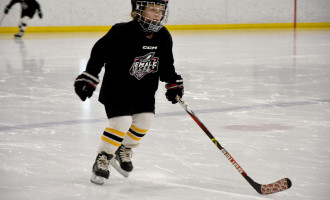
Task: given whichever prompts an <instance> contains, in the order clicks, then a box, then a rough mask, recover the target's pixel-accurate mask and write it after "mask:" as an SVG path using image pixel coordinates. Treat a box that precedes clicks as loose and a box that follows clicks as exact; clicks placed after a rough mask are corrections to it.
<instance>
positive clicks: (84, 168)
mask: <svg viewBox="0 0 330 200" xmlns="http://www.w3.org/2000/svg"><path fill="white" fill-rule="evenodd" d="M102 35H103V33H69V34H68V33H56V34H55V33H47V34H37V33H26V35H25V36H24V38H23V39H22V40H14V39H13V35H12V34H0V60H1V62H0V159H1V164H0V176H1V182H0V199H3V200H17V199H25V200H30V199H31V200H55V199H56V200H58V199H62V200H69V199H70V200H71V199H79V200H81V199H121V200H123V199H136V200H139V199H141V200H148V199H157V200H165V199H166V200H167V199H171V200H172V199H181V200H184V199H189V200H191V199H209V200H211V199H217V200H218V199H225V200H242V199H251V200H252V199H253V200H256V199H262V200H266V199H281V200H328V199H329V198H330V192H329V187H330V172H329V167H330V150H329V145H330V141H329V139H330V136H329V132H330V92H329V91H330V57H329V55H330V30H329V29H324V30H320V29H311V30H307V29H305V30H298V31H297V32H296V34H294V31H293V30H244V31H242V30H233V31H228V30H223V31H193V32H192V31H172V35H173V40H174V56H175V63H176V68H177V71H178V72H179V73H180V74H181V75H182V76H183V78H184V81H185V96H184V98H183V99H184V100H185V101H186V103H187V104H188V105H189V107H190V108H191V109H192V110H193V111H194V112H195V113H196V114H197V116H198V117H199V118H200V120H202V122H203V123H204V124H205V125H206V126H207V128H208V129H209V130H210V131H211V132H212V134H213V135H214V136H215V137H216V138H217V139H218V140H219V142H220V143H221V145H222V146H224V147H225V148H226V149H227V150H228V151H229V153H230V154H231V155H232V156H233V157H234V158H235V160H236V161H237V162H238V163H239V164H240V165H241V166H242V167H243V169H244V170H245V171H246V172H247V173H248V175H249V176H250V177H251V178H253V179H254V180H255V181H256V182H258V183H261V184H266V183H272V182H274V181H276V180H279V179H281V178H284V177H289V178H290V179H291V180H292V182H293V186H292V188H291V189H289V190H287V191H284V192H280V193H277V194H273V195H268V196H262V195H259V194H257V193H256V192H255V191H254V190H253V188H252V187H251V186H250V185H249V184H248V183H247V182H246V181H245V180H244V179H243V177H242V176H241V175H240V174H239V173H237V171H236V170H235V168H234V167H233V166H232V165H231V164H230V162H228V160H227V159H226V158H225V157H224V156H223V155H222V153H221V152H220V151H219V150H218V149H217V148H215V147H214V145H213V144H212V142H210V140H209V138H208V137H207V136H206V135H205V134H204V132H203V131H202V130H201V129H200V128H199V127H198V126H197V125H196V124H195V122H194V121H193V120H192V119H191V118H190V117H189V116H188V115H187V114H186V113H185V111H184V110H183V109H182V108H181V107H180V106H179V105H172V104H171V103H169V102H167V100H166V99H165V97H164V92H165V89H164V84H160V88H159V90H158V93H157V96H156V98H157V105H156V107H157V108H156V109H157V110H156V112H157V114H156V119H155V121H154V123H153V126H152V128H151V130H150V132H149V133H148V135H147V136H146V137H144V139H143V140H142V141H141V145H140V146H139V148H138V149H136V150H135V151H134V153H135V154H134V157H133V162H134V166H135V170H134V172H133V173H131V174H130V177H129V178H127V179H125V178H123V177H122V176H121V175H120V174H118V173H117V172H116V171H115V170H112V173H111V175H110V176H111V177H110V179H109V180H107V181H106V182H105V184H104V185H103V186H99V185H95V184H92V183H90V181H89V178H90V175H91V167H92V164H93V162H94V159H95V156H96V148H97V146H98V142H99V140H100V136H101V134H102V132H103V130H104V128H105V126H107V119H106V116H105V112H104V110H103V106H102V105H101V104H100V103H98V101H97V96H98V92H99V87H98V90H97V91H96V92H95V93H94V96H93V98H92V99H90V100H88V101H86V102H81V101H80V100H79V98H78V97H77V96H76V95H75V94H74V90H73V80H74V79H75V77H76V76H77V75H78V74H79V73H81V72H82V71H83V70H84V67H85V65H86V62H87V60H88V58H89V54H90V50H91V48H92V46H93V44H94V43H95V42H96V41H97V40H98V39H99V38H100V37H101V36H102ZM101 78H102V76H101Z"/></svg>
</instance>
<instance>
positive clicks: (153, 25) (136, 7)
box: [131, 0, 168, 35]
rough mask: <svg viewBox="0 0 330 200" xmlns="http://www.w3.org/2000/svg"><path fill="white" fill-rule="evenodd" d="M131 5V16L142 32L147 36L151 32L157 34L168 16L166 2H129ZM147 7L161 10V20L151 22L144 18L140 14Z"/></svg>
mask: <svg viewBox="0 0 330 200" xmlns="http://www.w3.org/2000/svg"><path fill="white" fill-rule="evenodd" d="M131 4H132V16H133V17H134V19H135V20H137V21H138V22H139V24H140V25H141V27H142V30H143V31H144V32H145V33H146V34H147V35H149V34H151V33H153V32H158V31H159V30H160V29H161V28H162V27H163V26H164V24H165V23H166V21H167V16H168V6H167V5H168V0H131ZM156 6H157V7H156ZM147 7H152V8H156V9H161V14H162V18H161V20H160V21H158V20H152V19H148V18H146V17H144V16H143V15H142V13H143V11H144V9H145V8H147Z"/></svg>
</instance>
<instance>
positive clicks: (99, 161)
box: [90, 152, 113, 185]
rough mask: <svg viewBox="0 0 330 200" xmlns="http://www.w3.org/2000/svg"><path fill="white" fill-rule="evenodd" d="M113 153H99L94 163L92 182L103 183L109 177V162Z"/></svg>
mask: <svg viewBox="0 0 330 200" xmlns="http://www.w3.org/2000/svg"><path fill="white" fill-rule="evenodd" d="M112 158H113V155H111V154H107V153H105V152H101V153H99V154H98V155H97V157H96V159H95V163H94V165H93V173H92V176H91V179H90V180H91V182H92V183H95V184H98V185H102V184H103V183H104V180H105V179H108V178H109V175H110V170H109V164H110V160H111V159H112Z"/></svg>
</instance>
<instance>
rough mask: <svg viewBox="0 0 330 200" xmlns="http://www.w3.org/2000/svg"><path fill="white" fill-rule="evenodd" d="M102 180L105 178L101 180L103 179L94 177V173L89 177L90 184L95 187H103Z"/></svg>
mask: <svg viewBox="0 0 330 200" xmlns="http://www.w3.org/2000/svg"><path fill="white" fill-rule="evenodd" d="M104 179H105V178H103V177H101V176H96V175H95V174H94V173H93V174H92V176H91V179H90V180H91V182H92V183H95V184H97V185H103V183H104Z"/></svg>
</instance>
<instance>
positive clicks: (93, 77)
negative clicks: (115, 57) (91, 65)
mask: <svg viewBox="0 0 330 200" xmlns="http://www.w3.org/2000/svg"><path fill="white" fill-rule="evenodd" d="M82 74H83V75H85V76H87V77H88V78H90V79H92V80H93V81H95V82H96V83H99V82H100V80H99V79H98V78H97V77H95V76H93V75H91V74H89V73H87V72H83V73H82Z"/></svg>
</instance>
